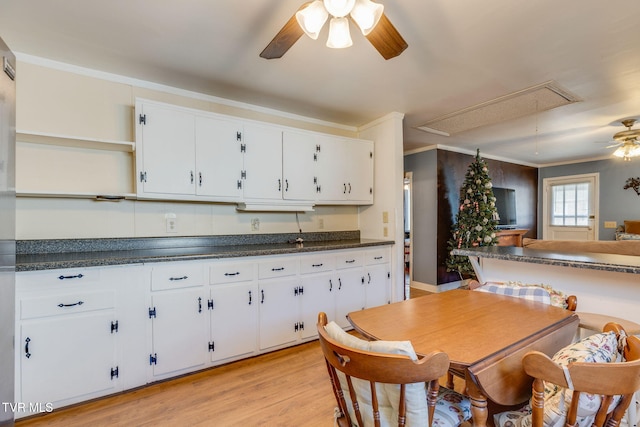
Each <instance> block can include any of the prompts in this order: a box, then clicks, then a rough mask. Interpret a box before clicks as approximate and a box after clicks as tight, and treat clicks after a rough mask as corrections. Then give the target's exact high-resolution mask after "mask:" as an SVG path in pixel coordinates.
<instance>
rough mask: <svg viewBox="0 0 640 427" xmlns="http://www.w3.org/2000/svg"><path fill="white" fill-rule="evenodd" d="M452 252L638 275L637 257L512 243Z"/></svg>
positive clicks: (639, 270)
mask: <svg viewBox="0 0 640 427" xmlns="http://www.w3.org/2000/svg"><path fill="white" fill-rule="evenodd" d="M453 253H454V254H456V255H467V256H477V257H480V258H495V259H503V260H508V261H518V262H528V263H533V264H547V265H559V266H564V267H574V268H586V269H591V270H602V271H614V272H619V273H632V274H640V257H637V256H631V255H615V254H601V253H589V252H568V251H567V252H555V251H545V250H540V249H528V248H519V247H512V246H485V247H480V248H469V249H454V250H453Z"/></svg>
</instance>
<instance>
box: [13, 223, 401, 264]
mask: <svg viewBox="0 0 640 427" xmlns="http://www.w3.org/2000/svg"><path fill="white" fill-rule="evenodd" d="M299 238H302V239H303V242H302V243H299V242H297V241H296V239H299ZM394 243H395V242H393V241H392V240H374V239H361V238H360V232H359V231H342V232H323V233H302V234H300V233H291V234H287V233H282V234H256V235H227V236H195V237H147V238H107V239H104V238H101V239H53V240H18V241H16V271H17V272H20V271H37V270H51V269H60V268H82V267H96V266H109V265H123V264H140V263H147V262H163V261H188V260H202V259H217V258H234V257H249V256H264V255H280V254H300V253H307V252H317V251H327V250H338V249H357V248H365V247H372V246H387V245H393V244H394Z"/></svg>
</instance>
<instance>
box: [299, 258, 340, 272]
mask: <svg viewBox="0 0 640 427" xmlns="http://www.w3.org/2000/svg"><path fill="white" fill-rule="evenodd" d="M335 266H336V258H335V257H334V256H329V255H326V254H323V255H313V256H303V257H301V259H300V273H301V274H309V273H320V272H323V271H331V270H333V269H334V268H335Z"/></svg>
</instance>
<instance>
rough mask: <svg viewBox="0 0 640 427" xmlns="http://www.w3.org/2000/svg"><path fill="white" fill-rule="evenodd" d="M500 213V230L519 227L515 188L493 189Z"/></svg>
mask: <svg viewBox="0 0 640 427" xmlns="http://www.w3.org/2000/svg"><path fill="white" fill-rule="evenodd" d="M493 195H494V196H495V198H496V209H497V211H498V228H499V229H513V228H516V227H517V224H518V219H517V215H516V190H514V189H513V188H500V187H493Z"/></svg>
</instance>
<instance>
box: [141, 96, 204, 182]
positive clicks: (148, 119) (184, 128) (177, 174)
mask: <svg viewBox="0 0 640 427" xmlns="http://www.w3.org/2000/svg"><path fill="white" fill-rule="evenodd" d="M137 113H138V114H137V116H138V124H137V125H136V126H137V132H138V134H137V137H136V144H137V152H138V156H140V157H141V158H140V159H138V158H136V165H137V167H138V176H137V179H138V187H139V190H138V193H139V194H140V193H141V192H140V187H141V188H142V194H145V193H161V194H194V193H195V173H196V171H195V125H194V115H193V114H192V113H189V112H186V111H183V110H180V109H176V108H171V107H170V106H161V105H156V104H142V105H141V106H139V109H138V111H137ZM141 114H142V115H144V124H143V123H140V120H139V116H140V115H141Z"/></svg>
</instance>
